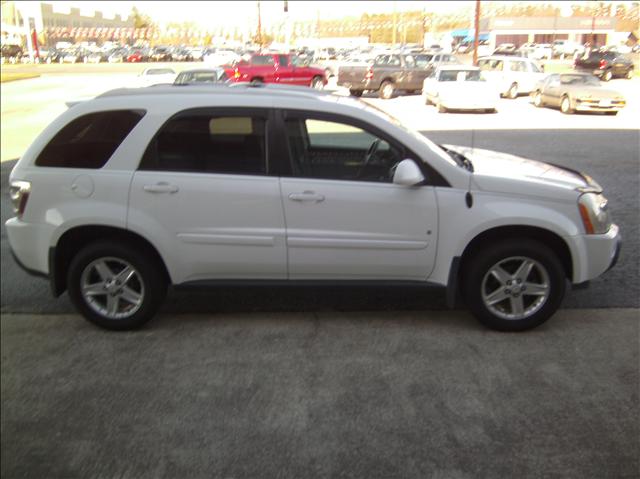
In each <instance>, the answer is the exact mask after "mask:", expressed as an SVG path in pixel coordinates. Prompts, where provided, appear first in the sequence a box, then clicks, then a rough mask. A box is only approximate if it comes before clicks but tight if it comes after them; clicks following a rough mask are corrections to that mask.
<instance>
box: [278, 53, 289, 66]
mask: <svg viewBox="0 0 640 479" xmlns="http://www.w3.org/2000/svg"><path fill="white" fill-rule="evenodd" d="M278 65H280V66H281V67H286V66H288V65H289V58H288V57H287V55H278Z"/></svg>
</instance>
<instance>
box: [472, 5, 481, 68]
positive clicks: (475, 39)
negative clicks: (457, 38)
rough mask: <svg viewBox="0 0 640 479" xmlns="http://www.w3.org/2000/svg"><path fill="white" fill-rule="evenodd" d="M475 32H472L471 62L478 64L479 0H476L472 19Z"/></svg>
mask: <svg viewBox="0 0 640 479" xmlns="http://www.w3.org/2000/svg"><path fill="white" fill-rule="evenodd" d="M474 25H475V27H474V28H475V32H474V34H473V64H474V65H477V64H478V43H479V40H480V0H476V17H475V20H474Z"/></svg>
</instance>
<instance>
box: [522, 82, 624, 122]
mask: <svg viewBox="0 0 640 479" xmlns="http://www.w3.org/2000/svg"><path fill="white" fill-rule="evenodd" d="M531 96H532V99H533V104H534V105H535V106H537V107H542V106H555V107H559V108H560V110H561V111H562V113H566V114H571V113H573V112H575V111H596V112H605V113H607V114H609V115H617V114H618V112H619V111H620V110H622V108H624V106H625V105H626V101H625V99H624V97H623V96H622V94H621V93H619V92H617V91H615V90H612V89H608V88H603V86H602V83H600V80H598V78H597V77H595V76H593V75H592V74H590V73H561V74H558V73H556V74H553V75H549V76H548V77H547V78H545V79H544V80H543V81H541V82H539V83H538V85H537V86H536V89H535V91H534V92H532V94H531Z"/></svg>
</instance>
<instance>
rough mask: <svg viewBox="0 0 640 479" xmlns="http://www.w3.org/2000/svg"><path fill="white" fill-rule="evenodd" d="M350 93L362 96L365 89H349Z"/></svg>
mask: <svg viewBox="0 0 640 479" xmlns="http://www.w3.org/2000/svg"><path fill="white" fill-rule="evenodd" d="M349 93H350V94H351V96H356V97H358V98H360V97H361V96H362V93H363V91H362V90H349Z"/></svg>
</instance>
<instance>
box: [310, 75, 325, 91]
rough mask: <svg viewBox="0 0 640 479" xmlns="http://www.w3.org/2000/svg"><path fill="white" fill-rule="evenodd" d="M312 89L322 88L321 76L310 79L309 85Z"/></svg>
mask: <svg viewBox="0 0 640 479" xmlns="http://www.w3.org/2000/svg"><path fill="white" fill-rule="evenodd" d="M309 86H310V87H311V88H313V89H314V90H322V89H323V88H324V83H323V82H322V77H320V76H315V77H313V79H312V80H311V84H310V85H309Z"/></svg>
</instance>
